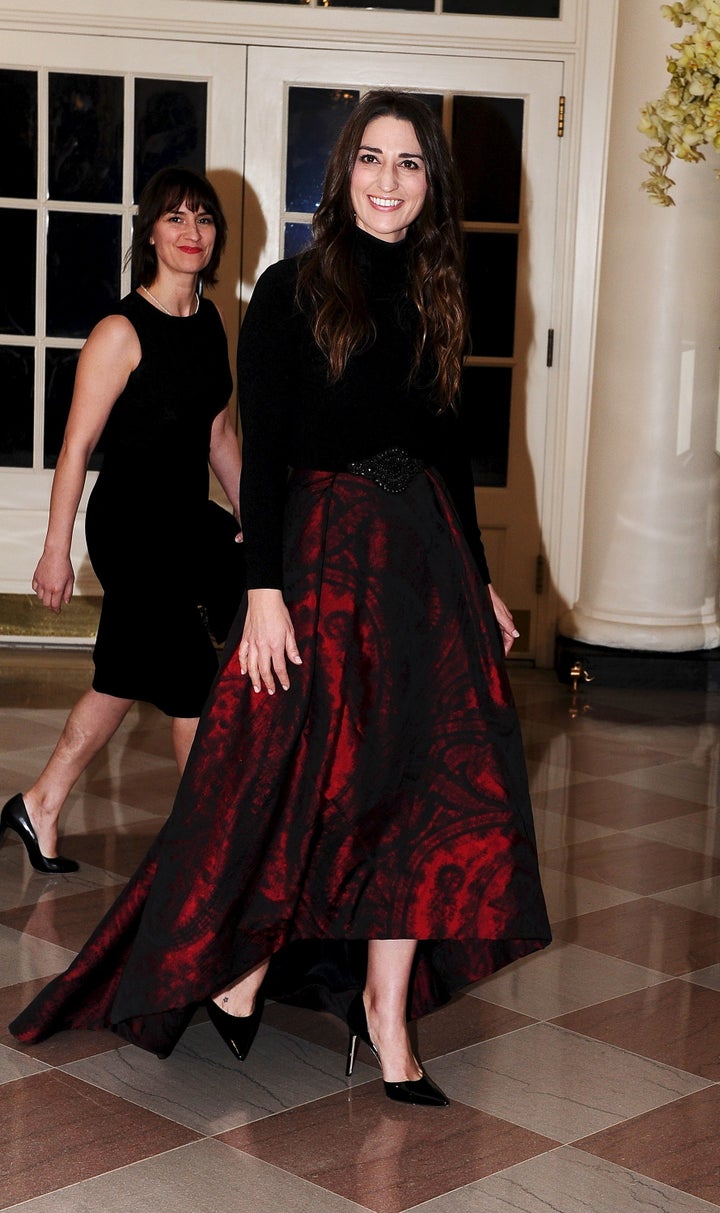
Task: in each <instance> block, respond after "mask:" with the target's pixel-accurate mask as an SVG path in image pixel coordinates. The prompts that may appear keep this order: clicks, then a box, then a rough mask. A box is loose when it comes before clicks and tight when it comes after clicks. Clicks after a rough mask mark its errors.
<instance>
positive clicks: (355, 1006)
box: [345, 992, 450, 1108]
mask: <svg viewBox="0 0 720 1213" xmlns="http://www.w3.org/2000/svg"><path fill="white" fill-rule="evenodd" d="M347 1025H348V1028H349V1029H350V1040H349V1043H348V1052H347V1065H346V1067H345V1075H346V1077H347V1078H349V1077H350V1075H351V1074H352V1072H353V1069H354V1067H355V1057H356V1055H357V1046H358V1041H359V1040H362V1041H364V1042H365V1044H366V1045H367V1046H368V1048H369V1049H370V1050H371V1051H372V1053H373V1055H374V1056H375V1060H376V1061H377V1063H378V1065H380V1066H381V1065H382V1063H381V1062H380V1054H379V1053H378V1051H377V1049H376V1048H375V1045H374V1044H373V1042H372V1041H371V1039H370V1033H369V1031H368V1026H367V1015H366V1013H365V1003H364V1002H363V997H362V992H360V993H359V994H356V995H355V997H354V998H353V1000H352V1002H351V1003H350V1006H349V1007H348V1012H347ZM420 1069H421V1074H420V1077H419V1078H416V1079H414V1080H411V1079H407V1080H406V1081H405V1082H385V1080H384V1079H383V1086H384V1088H385V1094H386V1095H387V1097H388V1099H394V1100H395V1102H396V1103H410V1104H420V1105H422V1104H424V1105H425V1106H426V1107H428V1108H447V1107H448V1105H449V1103H450V1100H449V1099H448V1097H447V1095H445V1094H444V1092H442V1091H441V1090H440V1088H439V1086H438V1085H437V1083H434V1082H433V1080H432V1078H429V1077H428V1075H427V1074H426V1073H425V1071H424V1070H423V1069H422V1066H421V1067H420Z"/></svg>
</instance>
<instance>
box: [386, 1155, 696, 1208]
mask: <svg viewBox="0 0 720 1213" xmlns="http://www.w3.org/2000/svg"><path fill="white" fill-rule="evenodd" d="M716 1209H717V1205H714V1204H708V1202H707V1201H705V1200H698V1199H697V1198H696V1197H694V1196H690V1195H689V1194H688V1193H687V1192H679V1191H678V1190H677V1189H676V1188H671V1187H669V1186H668V1185H667V1184H663V1183H659V1182H658V1181H657V1180H653V1179H649V1178H648V1176H646V1175H638V1174H637V1173H636V1172H635V1171H628V1170H627V1169H626V1168H625V1167H618V1166H615V1165H614V1164H613V1163H609V1162H605V1161H604V1160H603V1159H599V1158H590V1157H589V1156H588V1155H586V1154H583V1153H582V1152H581V1151H580V1150H576V1149H574V1147H573V1146H565V1147H563V1148H562V1149H560V1150H554V1151H552V1152H551V1153H548V1154H544V1155H542V1157H540V1158H531V1159H528V1161H527V1162H521V1163H518V1165H517V1166H515V1167H510V1168H509V1169H508V1170H507V1171H502V1172H501V1173H500V1174H499V1175H492V1176H490V1178H488V1179H481V1180H480V1181H479V1183H476V1184H470V1185H469V1187H467V1188H463V1189H462V1190H461V1191H459V1192H450V1193H448V1195H447V1196H440V1197H438V1199H437V1200H431V1201H428V1203H427V1204H425V1205H423V1206H422V1209H420V1208H419V1207H416V1208H415V1209H412V1210H408V1213H631V1211H632V1213H715V1211H716Z"/></svg>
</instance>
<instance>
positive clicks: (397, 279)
mask: <svg viewBox="0 0 720 1213" xmlns="http://www.w3.org/2000/svg"><path fill="white" fill-rule="evenodd" d="M355 256H356V258H357V263H358V268H359V271H360V275H361V280H362V282H363V284H364V286H365V289H366V293H367V297H368V300H369V308H370V314H371V316H372V319H373V321H374V324H375V328H376V338H375V340H374V341H373V342H372V344H371V345H370V346H369V348H367V349H366V350H364V351H362V352H360V353H358V354H354V355H353V356H352V357H351V358H350V360H349V362H348V365H347V368H346V370H345V373H344V374H343V376H342V378H341V379H340V381H339V382H338V383H336V384H331V383H329V382H328V367H327V361H326V359H325V356H324V355H323V354H322V352H321V351H320V350H319V348H318V346H317V343H316V342H315V339H314V337H313V335H312V331H311V328H310V324H309V322H308V319H307V316H306V315H305V314H304V313H303V312H302V311H301V310H300V309H299V307H298V306H297V303H296V300H295V289H296V283H297V272H298V261H297V258H289V259H288V260H285V261H280V262H277V263H276V264H275V265H272V266H270V268H269V269H267V270H266V271H265V272H264V273H263V274H262V275H261V277H260V278H259V279H258V282H257V285H256V287H255V290H254V292H253V296H252V299H251V300H250V304H249V306H248V309H247V313H246V316H245V320H244V322H243V325H242V328H241V331H240V340H239V343H238V402H239V408H240V417H241V421H242V429H243V471H242V478H241V485H240V512H241V517H242V523H243V532H244V537H245V544H244V547H245V559H246V564H247V574H248V587H249V588H250V589H255V588H260V587H273V588H282V525H283V508H284V501H285V489H286V484H287V476H288V469H289V468H298V469H299V468H304V469H314V470H317V471H342V470H343V469H344V468H345V467H346V466H347V464H348V463H350V462H351V461H353V460H358V459H364V458H367V457H368V456H371V455H374V454H378V453H379V452H381V451H385V450H388V449H390V448H391V447H403V448H404V449H405V450H406V451H408V452H409V453H410V454H411V455H415V456H417V457H419V458H420V459H422V460H423V461H424V463H425V464H426V465H428V466H431V467H433V468H435V469H436V470H437V471H438V472H439V473H440V475H441V476H442V478H443V480H444V482H445V485H446V487H447V489H448V491H449V493H450V496H451V498H452V500H453V503H454V505H455V508H456V510H457V512H458V515H459V518H460V521H461V525H462V527H463V531H464V533H465V535H466V537H467V540H468V543H469V545H470V548H471V550H472V552H473V554H474V556H475V560H476V562H477V565H478V568H479V571H480V574H481V576H482V578H483V580H484V581H485V582H486V583H487V582H489V581H490V575H489V573H488V568H487V563H486V561H485V555H484V551H483V545H482V541H481V539H480V532H479V530H478V526H477V520H476V515H475V496H474V489H473V480H472V471H471V466H470V458H469V454H468V451H467V444H466V443H464V441H463V434H462V424H461V421H460V419H459V418H458V415H457V413H455V412H454V411H453V410H452V409H450V410H446V411H445V412H443V413H441V414H439V415H438V413H437V401H436V399H435V398H434V396H433V392H432V388H431V386H428V384H427V381H426V382H425V383H423V381H422V375H420V376H416V377H415V378H413V379H412V380H410V382H408V380H409V372H410V368H411V367H412V365H413V361H414V342H413V321H412V309H411V307H410V306H409V305H408V302H407V250H406V245H405V242H404V241H400V242H398V243H388V242H386V241H383V240H377V239H376V238H375V237H373V236H370V235H368V234H367V233H365V232H363V231H361V230H360V229H357V231H356V236H355ZM426 380H427V377H426Z"/></svg>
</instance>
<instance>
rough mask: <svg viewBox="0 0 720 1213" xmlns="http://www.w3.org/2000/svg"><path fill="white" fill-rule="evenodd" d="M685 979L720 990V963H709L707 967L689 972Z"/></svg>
mask: <svg viewBox="0 0 720 1213" xmlns="http://www.w3.org/2000/svg"><path fill="white" fill-rule="evenodd" d="M685 980H686V981H693V982H696V983H697V985H699V986H707V987H708V989H710V990H720V964H717V965H709V966H708V968H707V969H699V970H698V972H697V973H688V974H687V976H686V978H685Z"/></svg>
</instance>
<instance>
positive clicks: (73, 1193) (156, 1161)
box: [19, 1141, 367, 1213]
mask: <svg viewBox="0 0 720 1213" xmlns="http://www.w3.org/2000/svg"><path fill="white" fill-rule="evenodd" d="M19 1209H21V1210H22V1213H150V1211H151V1210H161V1211H162V1213H205V1211H206V1210H207V1213H221V1211H230V1213H367V1211H366V1210H365V1209H363V1208H362V1207H361V1206H360V1205H356V1204H354V1203H353V1202H352V1201H349V1200H344V1199H343V1197H342V1196H336V1195H335V1194H334V1193H332V1192H326V1191H324V1189H322V1188H319V1187H317V1186H316V1185H315V1184H312V1183H308V1182H307V1181H306V1180H304V1179H301V1178H300V1177H299V1176H297V1175H290V1174H288V1172H287V1171H282V1170H280V1169H279V1168H277V1167H273V1166H269V1165H268V1164H267V1163H264V1162H262V1161H261V1160H260V1159H258V1158H251V1157H250V1156H249V1155H248V1154H242V1153H241V1152H240V1151H239V1150H234V1149H233V1148H232V1147H231V1146H228V1145H225V1144H224V1143H223V1142H220V1141H199V1142H193V1143H191V1144H190V1145H187V1146H179V1147H176V1148H175V1149H173V1150H168V1151H167V1152H166V1153H164V1154H160V1155H158V1157H156V1158H148V1159H144V1160H143V1161H142V1162H136V1163H132V1164H130V1165H129V1166H124V1167H121V1168H120V1169H118V1170H115V1171H110V1172H109V1173H108V1174H106V1175H98V1176H97V1177H95V1178H94V1179H86V1180H84V1181H83V1182H82V1183H75V1184H73V1185H72V1187H69V1188H65V1189H63V1190H62V1191H59V1192H52V1193H51V1194H50V1195H48V1196H38V1197H36V1199H35V1200H30V1201H27V1202H26V1203H24V1204H23V1205H21V1206H19Z"/></svg>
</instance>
